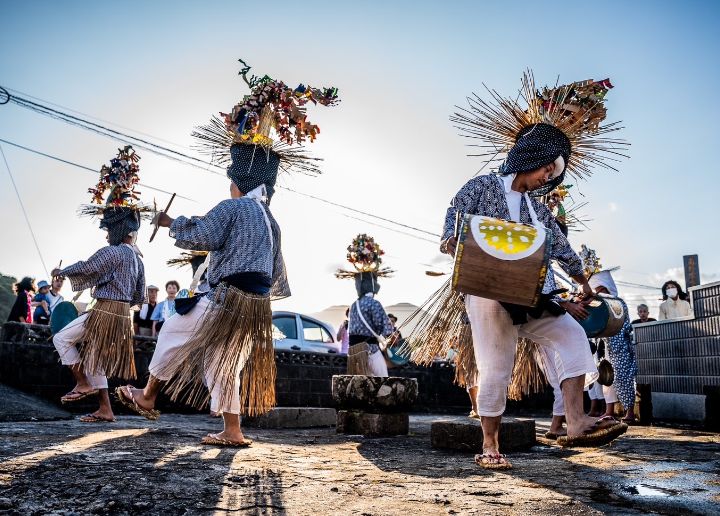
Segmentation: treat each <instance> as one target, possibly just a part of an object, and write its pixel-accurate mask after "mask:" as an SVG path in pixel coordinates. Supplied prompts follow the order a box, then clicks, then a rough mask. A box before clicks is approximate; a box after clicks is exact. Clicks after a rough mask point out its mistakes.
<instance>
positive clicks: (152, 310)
mask: <svg viewBox="0 0 720 516" xmlns="http://www.w3.org/2000/svg"><path fill="white" fill-rule="evenodd" d="M64 282H65V279H64V278H61V277H57V278H53V280H52V283H48V282H47V281H44V280H43V281H40V282H39V283H38V284H37V285H36V284H35V280H34V279H33V278H29V277H25V278H23V279H22V280H21V281H19V282H18V283H16V284H15V292H16V294H17V297H16V299H15V303H14V304H13V306H12V309H11V310H10V315H9V316H8V319H7V320H8V321H19V322H25V323H34V324H49V322H50V316H51V315H52V311H53V309H54V308H55V307H56V306H57V305H58V303H61V302H62V301H64V298H63V296H62V295H61V294H60V291H61V290H62V288H63V284H64ZM159 290H160V289H159V288H158V287H156V286H155V285H149V286H148V287H147V295H146V299H145V302H144V303H143V304H142V306H140V309H139V310H137V311H136V312H134V314H133V323H134V327H135V334H136V335H142V336H146V337H155V336H157V334H158V332H159V331H160V328H162V325H163V322H164V321H166V320H167V319H168V318H169V317H170V316H171V315H173V314H174V313H175V298H176V297H178V295H179V294H180V296H182V292H181V290H180V284H179V283H178V282H177V281H175V280H171V281H168V282H167V283H166V284H165V294H166V297H165V300H164V301H160V302H158V292H159ZM661 291H662V299H663V301H662V303H661V304H660V308H659V310H658V318H657V320H660V321H664V320H667V319H677V318H678V317H685V316H688V315H692V308H691V306H690V303H689V302H688V301H687V298H688V296H687V294H686V293H685V292H684V291H683V289H682V288H681V287H680V284H679V283H678V282H677V281H673V280H670V281H666V282H665V283H664V284H663V286H662V287H661ZM637 314H638V318H637V319H635V320H634V321H632V323H633V324H640V323H646V322H652V321H655V320H656V319H653V318H652V317H650V310H649V308H648V306H647V305H646V304H641V305H638V307H637ZM347 316H348V313H347V312H345V317H346V319H345V322H343V324H342V325H341V326H340V329H339V331H338V335H337V340H338V341H339V342H342V345H343V351H345V352H347V349H346V348H347V346H348V344H347V342H348V339H347ZM388 317H390V319H391V321H392V322H393V326H395V325H396V323H397V318H395V317H394V316H393V315H392V314H389V315H388Z"/></svg>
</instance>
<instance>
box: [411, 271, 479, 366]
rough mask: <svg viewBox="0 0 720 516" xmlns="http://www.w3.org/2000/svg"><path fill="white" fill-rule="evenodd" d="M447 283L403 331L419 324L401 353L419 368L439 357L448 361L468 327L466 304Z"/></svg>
mask: <svg viewBox="0 0 720 516" xmlns="http://www.w3.org/2000/svg"><path fill="white" fill-rule="evenodd" d="M451 281H452V280H451V279H449V280H448V281H446V282H445V283H444V284H443V286H442V287H440V288H439V289H438V290H437V291H436V292H435V293H434V294H433V295H432V296H430V298H428V300H427V301H425V303H423V305H422V306H420V307H419V308H418V309H417V310H416V311H415V312H414V313H413V314H412V315H411V316H410V317H409V318H408V319H407V320H406V321H405V322H404V323H403V324H402V326H400V328H399V329H402V328H403V327H405V326H407V325H409V324H411V323H412V322H415V321H416V322H417V323H416V326H415V328H414V329H413V331H412V332H410V333H409V334H408V335H407V336H406V338H405V342H404V344H403V345H402V347H401V348H400V349H399V350H398V354H400V355H406V356H408V355H409V356H410V360H411V361H412V362H414V363H416V364H418V365H423V366H429V365H430V364H432V363H433V361H434V360H435V359H436V358H437V357H442V358H445V357H446V356H447V354H448V352H449V351H450V349H451V348H453V347H455V346H456V344H457V341H458V339H459V338H460V334H461V332H462V330H463V328H464V327H465V326H466V322H467V321H466V320H465V301H464V298H463V296H462V294H460V293H459V292H457V291H455V290H453V288H452V285H451Z"/></svg>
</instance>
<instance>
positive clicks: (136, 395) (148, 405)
mask: <svg viewBox="0 0 720 516" xmlns="http://www.w3.org/2000/svg"><path fill="white" fill-rule="evenodd" d="M128 389H129V390H130V392H132V397H133V399H134V400H135V403H137V404H138V406H139V407H141V408H144V409H145V410H152V409H154V408H155V400H151V399H148V398H146V397H145V391H143V390H142V389H138V388H137V387H131V386H128Z"/></svg>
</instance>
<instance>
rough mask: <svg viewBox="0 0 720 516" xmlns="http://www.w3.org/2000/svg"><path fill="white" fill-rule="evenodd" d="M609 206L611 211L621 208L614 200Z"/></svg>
mask: <svg viewBox="0 0 720 516" xmlns="http://www.w3.org/2000/svg"><path fill="white" fill-rule="evenodd" d="M608 207H609V208H610V211H611V212H615V211H618V210H619V209H620V207H619V206H618V205H617V203H614V202H611V203H610V204H608Z"/></svg>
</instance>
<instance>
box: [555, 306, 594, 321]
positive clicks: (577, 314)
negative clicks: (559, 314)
mask: <svg viewBox="0 0 720 516" xmlns="http://www.w3.org/2000/svg"><path fill="white" fill-rule="evenodd" d="M560 306H562V307H563V308H564V309H565V310H566V311H567V313H569V314H570V315H572V316H573V317H574V318H575V319H578V320H583V319H587V318H588V313H587V310H585V308H584V307H583V305H581V304H579V303H573V302H572V301H560Z"/></svg>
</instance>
